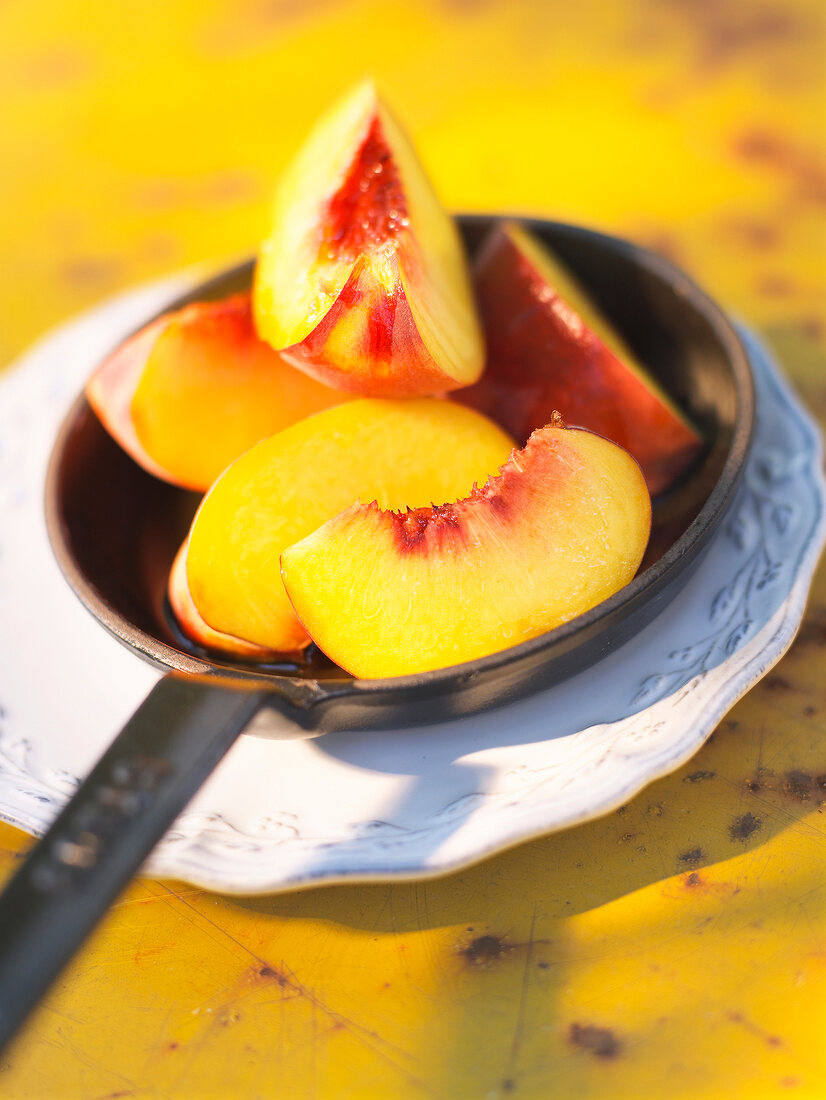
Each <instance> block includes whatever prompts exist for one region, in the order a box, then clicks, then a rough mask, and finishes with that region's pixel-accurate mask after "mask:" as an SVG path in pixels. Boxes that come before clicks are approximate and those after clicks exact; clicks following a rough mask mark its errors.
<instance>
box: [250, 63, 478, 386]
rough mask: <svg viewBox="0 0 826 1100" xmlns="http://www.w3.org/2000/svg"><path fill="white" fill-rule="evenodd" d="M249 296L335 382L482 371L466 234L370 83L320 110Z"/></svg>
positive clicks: (285, 348) (277, 204)
mask: <svg viewBox="0 0 826 1100" xmlns="http://www.w3.org/2000/svg"><path fill="white" fill-rule="evenodd" d="M254 301H255V320H256V325H257V327H258V332H259V333H260V334H261V336H262V337H263V338H264V339H265V340H268V341H269V342H270V343H271V344H272V346H273V347H274V348H277V349H278V350H279V351H281V352H282V353H283V355H284V356H285V357H286V358H287V359H289V361H290V362H292V363H294V364H295V365H296V366H297V367H299V368H300V369H301V370H303V371H306V372H307V373H308V374H311V375H313V376H315V377H316V378H319V379H321V380H322V381H323V382H326V383H327V384H328V385H331V386H337V387H341V388H342V389H347V390H352V391H354V392H357V393H360V394H365V395H368V396H373V397H415V396H424V395H428V394H440V393H445V392H448V391H450V390H453V389H456V388H457V387H460V386H467V385H470V384H471V383H472V382H474V381H476V379H477V378H478V377H479V375H480V374H481V372H482V367H483V361H484V354H483V346H482V336H481V328H480V324H479V321H478V318H477V314H476V309H475V305H474V302H473V294H472V290H471V286H470V279H469V275H468V272H467V270H466V263H465V258H464V253H463V250H462V246H461V243H460V240H459V236H458V232H457V230H456V227H455V225H454V223H453V221H452V219H451V218H450V217H449V216H448V215H447V213H446V212H445V211H444V210H443V209H442V206H441V204H440V202H439V200H438V198H437V196H436V194H435V192H434V190H433V188H432V186H431V184H430V182H429V180H428V179H427V177H426V176H425V173H424V170H423V169H422V167H421V165H420V163H419V161H418V158H417V156H416V153H415V151H414V149H413V147H412V145H411V144H410V141H409V139H408V138H407V136H406V135H405V133H404V132H403V131H402V130H401V128H400V127H399V125H398V123H397V122H396V121H395V119H394V118H393V116H392V115H391V114H390V112H389V111H388V109H387V107H386V106H385V104H384V103H383V102H382V101H381V99H380V98H379V96H378V94H377V92H376V89H375V88H374V86H373V85H372V84H371V83H365V84H362V85H360V86H359V87H358V88H356V89H355V91H354V92H353V93H351V94H350V95H349V96H348V97H347V98H346V99H344V100H343V101H342V102H341V103H340V104H338V105H337V106H336V107H335V108H334V109H333V110H332V111H331V112H330V113H329V114H328V115H326V116H325V117H324V118H323V119H321V121H320V122H319V123H318V124H317V125H316V127H315V129H314V130H313V131H312V133H311V134H310V137H309V138H308V140H307V142H306V143H305V145H304V146H303V147H302V149H301V150H300V152H299V153H298V155H297V156H296V158H295V159H294V161H293V162H292V163H291V165H290V166H289V167H288V168H287V170H286V172H285V174H284V176H283V177H282V179H281V182H280V185H279V187H278V189H277V192H276V196H275V201H274V203H273V215H272V229H271V233H270V236H269V237H268V239H267V240H266V241H265V242H264V244H263V245H262V248H261V252H260V256H259V260H258V265H257V268H256V275H255V291H254Z"/></svg>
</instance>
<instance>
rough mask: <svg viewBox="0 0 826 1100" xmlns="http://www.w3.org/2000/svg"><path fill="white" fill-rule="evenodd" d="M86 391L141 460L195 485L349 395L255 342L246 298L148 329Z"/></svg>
mask: <svg viewBox="0 0 826 1100" xmlns="http://www.w3.org/2000/svg"><path fill="white" fill-rule="evenodd" d="M86 395H87V397H88V400H89V403H90V404H91V406H92V408H93V409H94V410H95V412H96V413H97V415H98V418H99V419H100V420H101V422H102V423H103V425H104V427H105V428H106V429H107V431H108V432H109V433H110V435H112V436H113V437H114V439H115V440H116V441H117V442H118V443H119V444H120V445H121V447H123V449H124V450H125V451H126V452H127V453H128V454H129V455H131V457H132V458H134V459H135V461H136V462H137V463H138V464H139V465H140V466H142V467H143V468H144V469H145V470H148V472H149V473H151V474H154V475H155V476H156V477H159V478H162V479H163V480H164V481H169V482H172V484H174V485H181V486H183V487H184V488H188V489H195V490H199V491H203V490H205V489H207V488H208V487H209V486H210V485H211V484H212V482H213V481H214V480H215V478H216V477H217V476H218V475H219V474H220V473H221V471H222V470H224V469H225V468H226V466H228V465H229V463H230V462H232V461H233V460H234V459H236V458H237V457H238V455H240V454H241V453H242V452H244V451H246V450H247V449H248V448H249V447H251V446H252V445H253V444H254V443H257V442H258V441H259V440H260V439H264V438H266V437H267V436H270V435H272V434H273V433H274V432H277V431H280V430H281V429H282V428H285V427H287V426H288V425H289V424H292V423H294V422H295V421H297V420H301V419H302V418H303V417H305V416H309V415H310V414H311V413H314V412H318V411H319V410H320V409H325V408H328V407H330V406H332V405H338V404H341V402H343V401H346V400H349V395H348V394H346V393H343V392H341V391H338V390H333V389H330V388H329V387H328V386H324V385H322V384H321V383H320V382H317V381H315V379H312V378H308V377H307V376H306V375H304V374H302V373H301V372H300V371H297V370H295V368H294V367H292V366H290V364H289V363H287V362H286V361H285V360H284V359H283V358H282V357H281V356H279V355H278V353H277V352H275V351H273V349H272V348H271V347H270V346H269V345H268V344H265V343H264V342H263V341H262V340H260V339H259V338H258V336H257V334H256V332H255V328H254V326H253V322H252V307H251V302H250V295H249V294H237V295H233V296H232V297H230V298H226V299H223V300H221V301H217V302H197V303H194V304H192V305H188V306H185V307H184V308H183V309H181V310H177V311H175V312H173V313H168V314H166V315H165V316H164V317H161V318H160V319H159V320H157V321H154V322H152V323H151V324H150V325H147V327H146V328H144V329H142V330H141V331H140V332H138V333H137V334H136V335H135V336H133V337H131V339H129V340H127V341H126V342H125V343H124V344H122V345H121V347H120V348H118V349H117V351H115V352H114V353H113V354H112V355H111V356H109V358H108V359H107V360H106V361H105V362H104V363H103V364H102V365H101V366H100V367H99V368H98V370H97V371H96V372H95V374H93V375H92V377H91V379H90V380H89V382H88V384H87V387H86Z"/></svg>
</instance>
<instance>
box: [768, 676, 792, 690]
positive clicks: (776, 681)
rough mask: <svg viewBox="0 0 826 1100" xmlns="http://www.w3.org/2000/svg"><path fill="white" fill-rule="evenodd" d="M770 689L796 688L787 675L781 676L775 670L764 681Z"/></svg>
mask: <svg viewBox="0 0 826 1100" xmlns="http://www.w3.org/2000/svg"><path fill="white" fill-rule="evenodd" d="M763 683H764V684H765V686H766V687H767V688H768V689H769V691H794V688H793V687H792V685H791V684H790V683H789V681H788V680H787V679H786V677H785V676H780V675H779V674H778V673H776V672H773V673H771V674H770V675H769V676H767V677H766V678H765V680H764V681H763Z"/></svg>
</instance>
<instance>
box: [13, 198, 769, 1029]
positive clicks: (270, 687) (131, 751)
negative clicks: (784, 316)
mask: <svg viewBox="0 0 826 1100" xmlns="http://www.w3.org/2000/svg"><path fill="white" fill-rule="evenodd" d="M493 221H494V219H492V218H489V217H465V218H462V219H460V224H461V228H462V232H463V234H464V237H465V240H466V243H467V246H468V249H469V251H470V252H471V253H473V251H474V250H475V249H476V248H477V247H478V245H479V243H480V242H481V240H482V238H483V237H484V236H485V234H486V233H487V231H488V230H489V229H490V227H491V225H492V224H493ZM529 225H530V226H531V227H532V228H533V229H534V230H535V231H536V232H537V233H538V234H539V235H540V236H541V237H543V238H544V239H545V240H546V241H548V243H550V244H551V245H552V246H553V247H554V248H555V249H556V251H557V252H558V253H559V255H560V256H561V257H562V258H563V260H565V261H566V262H567V263H568V264H569V265H570V266H571V267H572V268H573V269H574V271H575V272H576V273H577V274H578V275H579V277H580V279H581V280H582V282H584V283H585V284H586V285H587V286H588V288H589V289H590V291H591V293H592V294H593V295H594V297H595V298H596V300H597V301H598V302H599V304H600V305H601V306H602V308H603V310H604V311H605V312H606V313H607V314H608V316H609V317H610V318H611V319H612V320H613V321H614V323H615V324H616V325H617V327H618V328H619V329H620V331H621V332H622V333H623V335H624V336H625V338H626V340H627V341H628V343H629V344H630V345H631V347H632V349H633V350H634V351H635V352H636V353H637V354H638V356H639V358H640V359H641V361H642V362H643V363H644V364H646V365H647V367H648V368H649V369H650V370H651V371H652V373H653V374H654V375H655V376H656V377H657V378H658V379H659V380H660V382H661V383H662V385H663V387H664V388H665V389H666V390H667V391H668V392H669V393H671V394H672V395H673V397H674V398H675V399H676V400H677V402H678V403H679V404H680V405H681V406H682V407H683V408H684V409H685V410H686V411H687V412H688V413H689V415H690V417H691V418H692V420H693V421H694V422H695V424H696V425H697V426H698V427H699V428H700V429H701V431H702V432H703V434H704V437H705V439H706V441H707V447H706V451H705V453H704V456H703V458H702V459H701V461H700V462H699V464H698V466H697V467H696V468H695V469H694V470H693V471H692V472H691V473H690V474H689V475H688V476H687V477H686V478H684V479H683V481H682V483H681V484H679V485H678V486H676V487H675V488H674V489H672V490H671V491H670V493H669V494H668V495H666V496H664V497H663V498H661V499H659V500H657V501H656V502H655V507H654V525H653V532H652V539H651V544H650V547H649V551H648V554H647V556H646V561H645V562H644V563H643V569H642V570H641V572H640V574H639V575H638V576H637V577H636V579H635V580H634V581H633V582H632V583H631V584H630V585H628V586H627V587H626V588H624V589H623V590H622V591H620V592H618V593H617V594H616V595H614V596H612V597H611V599H609V600H607V601H605V602H604V603H602V604H600V605H599V606H598V607H595V608H593V609H592V610H591V611H589V612H587V613H586V614H585V615H581V616H579V617H578V618H577V619H575V620H573V621H572V622H569V623H567V624H565V625H564V626H561V627H559V628H558V629H556V630H553V631H551V632H550V633H548V634H545V635H543V636H542V637H538V638H534V639H532V640H530V641H527V642H524V643H522V644H520V645H518V646H515V647H513V648H512V649H508V650H505V651H503V652H501V653H496V654H493V655H492V656H489V657H485V658H482V659H480V660H477V661H473V662H469V663H467V664H463V665H457V666H455V667H453V668H448V669H442V670H439V671H436V672H429V673H422V674H418V675H415V676H405V677H399V678H396V679H392V680H377V681H365V680H354V679H352V678H351V677H349V676H347V675H346V674H345V673H343V672H342V671H341V670H340V669H338V668H336V667H335V666H333V665H332V664H330V663H329V662H327V661H326V660H325V659H324V658H323V657H322V656H321V655H320V654H318V653H315V654H313V653H311V654H310V655H309V656H308V657H307V658H305V659H303V660H300V661H298V662H296V663H289V662H284V663H283V664H280V665H248V664H243V663H231V662H229V661H228V660H227V659H226V658H221V657H217V656H210V655H209V654H207V653H205V652H204V651H201V650H197V649H194V648H192V647H191V646H189V645H188V644H187V643H186V641H185V640H184V639H183V638H182V637H181V636H180V635H179V634H178V633H177V632H176V630H175V628H174V625H173V623H172V622H171V619H170V617H169V614H168V609H167V607H166V603H165V596H164V592H165V586H166V578H167V575H168V572H169V568H170V565H171V563H172V559H173V556H174V554H175V551H176V550H177V548H178V546H179V544H180V542H181V541H182V539H183V537H184V535H185V533H186V531H187V529H188V526H189V522H190V519H191V517H192V515H193V513H194V510H195V507H196V505H197V502H198V498H197V496H196V495H195V494H192V493H188V492H184V491H182V490H179V489H175V488H172V487H170V486H169V485H166V484H164V483H163V482H160V481H157V480H156V479H154V478H153V477H151V476H150V475H148V474H146V473H144V472H143V471H142V470H141V469H140V468H139V467H138V466H137V465H135V464H134V463H133V462H132V460H131V459H130V458H128V457H127V456H126V455H125V454H124V453H123V452H122V451H121V450H120V449H119V447H118V446H117V445H116V444H115V443H114V442H113V441H112V440H111V439H110V437H109V436H108V435H107V433H106V432H105V431H104V430H103V428H102V427H101V426H100V424H99V423H98V421H97V419H96V417H95V416H94V414H93V413H92V411H91V409H90V408H89V406H88V404H87V403H86V401H85V399H84V398H80V399H79V400H78V401H77V402H76V403H75V405H74V406H73V408H72V409H71V411H70V413H69V415H68V417H67V419H66V421H65V423H64V425H63V428H62V430H61V432H60V435H59V437H58V439H57V442H56V444H55V448H54V452H53V456H52V462H51V466H50V469H49V474H48V478H47V485H46V515H47V522H48V527H49V533H50V537H51V540H52V544H53V547H54V551H55V554H56V556H57V559H58V561H59V563H60V566H61V569H62V570H63V572H64V574H65V576H66V579H67V580H68V582H69V584H70V585H71V586H72V588H73V589H74V591H75V592H76V594H77V595H78V597H79V598H80V600H81V601H82V602H83V603H84V604H85V605H86V607H87V608H88V609H89V610H90V611H91V612H92V614H93V615H94V616H95V617H96V618H97V619H98V620H99V621H100V622H101V623H102V625H103V626H105V627H106V629H107V630H109V631H110V632H111V633H112V634H114V635H115V636H116V637H117V638H118V639H120V640H121V641H122V642H124V643H125V644H126V645H128V646H129V647H130V648H132V649H133V650H134V651H135V652H136V653H138V654H139V655H140V656H142V657H144V658H146V659H148V660H150V661H152V662H153V663H155V664H156V665H159V666H160V667H162V668H164V669H165V670H166V671H167V675H166V676H165V677H164V678H163V679H162V680H160V682H159V683H158V685H157V686H156V687H155V688H154V690H153V691H152V692H151V694H150V695H149V697H148V698H147V700H146V701H145V702H144V703H143V704H142V705H141V707H140V708H139V709H138V711H137V713H136V714H135V715H134V717H133V718H132V719H131V720H130V721H129V722H128V723H127V725H126V727H125V728H124V730H123V731H122V732H121V733H120V735H119V736H118V738H117V739H116V740H115V742H114V743H113V744H112V746H111V747H110V748H109V749H108V750H107V752H106V753H105V754H104V756H103V757H102V759H101V760H100V762H99V763H98V764H97V765H96V767H95V768H94V770H93V771H92V773H91V775H90V776H89V778H88V779H87V780H86V781H85V782H84V783H83V784H82V785H81V786H80V788H79V789H78V791H77V793H76V794H75V795H74V797H73V798H72V800H71V801H70V803H69V804H68V805H67V806H66V808H65V809H64V810H63V812H62V813H61V814H60V816H59V817H58V819H57V820H56V822H55V823H54V825H53V826H52V827H51V829H50V830H49V832H48V833H47V834H46V836H45V837H44V838H43V839H42V840H41V841H40V842H39V844H37V845H36V846H35V848H34V849H33V851H32V853H31V855H30V856H29V857H28V859H27V860H26V862H25V863H24V864H23V865H22V866H21V868H20V869H19V871H18V872H17V874H16V875H15V877H14V878H13V880H12V882H11V884H10V885H9V886H8V887H7V889H6V891H5V893H4V894H3V896H2V898H0V1043H3V1042H5V1041H6V1040H7V1039H8V1038H9V1037H10V1036H11V1035H12V1034H13V1032H14V1030H15V1029H16V1027H17V1026H18V1025H19V1024H20V1022H21V1021H22V1020H23V1019H24V1018H25V1016H26V1015H27V1014H28V1012H29V1010H30V1009H31V1008H32V1007H33V1005H34V1004H35V1003H36V1001H37V999H38V998H39V997H40V995H41V994H42V993H43V992H44V991H45V990H46V988H47V987H48V985H49V984H50V983H51V981H52V980H53V978H54V977H55V976H56V975H57V974H58V973H59V971H60V969H61V968H62V966H63V965H64V964H65V962H66V961H68V959H69V958H70V957H71V955H72V953H73V952H74V951H75V949H76V948H77V947H78V946H79V944H80V943H81V942H82V940H83V939H84V938H85V936H86V935H87V934H88V932H89V931H91V929H92V928H93V927H94V925H95V924H96V922H97V921H98V920H99V918H100V917H101V916H102V915H103V914H104V913H105V911H106V910H107V908H108V907H109V905H110V904H111V902H112V901H113V900H114V898H115V897H116V895H117V894H118V892H119V891H120V890H121V889H122V888H123V887H124V886H125V885H126V883H127V882H128V881H129V879H130V878H131V877H132V875H133V874H134V873H135V872H136V871H137V870H138V868H139V867H140V865H141V863H142V862H143V860H144V859H145V857H146V856H147V855H148V854H149V852H150V851H151V850H152V848H153V847H154V845H155V843H156V842H157V841H158V840H159V839H160V837H161V836H162V835H163V833H164V832H165V830H166V829H167V828H168V826H169V825H170V824H171V823H172V821H173V820H174V818H175V817H176V816H177V814H178V813H179V812H180V811H181V810H182V809H183V808H184V806H185V805H186V804H187V803H188V802H189V800H190V799H191V798H192V796H193V795H194V794H195V792H196V791H197V790H198V788H199V787H200V786H201V784H202V783H203V782H204V780H205V779H206V778H207V776H208V775H209V774H210V772H211V771H212V770H213V768H214V767H215V766H216V764H217V763H218V761H219V760H220V759H221V757H222V756H223V755H224V754H225V753H226V751H227V750H228V749H229V747H230V746H231V745H232V743H233V742H234V741H235V739H236V738H237V736H238V734H239V733H240V732H241V731H242V730H243V728H244V727H245V725H246V724H247V723H248V722H249V720H250V719H251V718H252V717H253V715H255V714H256V712H258V711H259V710H261V709H262V708H265V707H268V708H271V709H272V710H273V711H274V712H276V715H275V718H276V719H277V720H276V721H273V722H272V723H270V724H271V725H273V726H275V727H277V728H278V729H279V730H280V731H281V733H280V734H278V735H283V736H296V735H298V736H315V735H318V734H322V733H328V732H331V731H333V730H340V729H353V728H357V729H365V728H375V729H380V728H382V727H385V728H388V727H390V728H392V727H393V726H398V725H405V726H409V725H412V724H416V723H422V724H423V723H430V722H437V721H440V720H443V719H447V718H455V717H457V716H460V715H468V714H473V713H475V712H477V711H480V710H483V709H486V708H489V707H494V706H500V705H502V704H504V703H506V702H508V701H510V700H512V699H514V698H517V697H518V696H520V695H523V694H525V693H527V692H531V691H536V690H539V689H540V688H544V687H547V686H548V685H550V684H552V683H554V682H556V681H558V680H561V679H563V678H564V677H566V676H568V675H570V674H571V673H573V672H575V671H579V670H581V669H582V668H584V667H587V666H588V665H590V664H592V663H593V662H595V661H597V660H598V659H599V658H600V657H602V656H603V655H605V654H606V653H607V652H609V651H610V650H613V649H615V648H617V647H618V646H621V645H622V644H623V643H624V642H626V641H628V640H629V639H630V638H632V637H633V636H634V635H635V634H636V633H637V632H638V631H639V630H640V629H641V628H642V627H643V626H644V625H645V624H646V623H648V622H650V621H651V619H653V618H654V616H655V615H656V614H657V613H658V612H659V611H660V610H661V609H662V607H663V606H664V605H665V604H666V603H667V602H668V601H669V600H670V599H671V598H672V597H673V596H674V595H676V593H677V592H678V591H679V590H680V588H681V587H682V585H683V584H684V583H685V581H686V580H687V578H688V576H689V574H690V571H691V570H692V569H693V568H694V567H695V566H696V565H697V563H698V561H699V559H700V557H701V555H702V552H703V550H704V549H705V547H706V546H707V544H708V542H709V539H710V537H711V535H712V533H713V532H714V530H715V528H716V527H717V526H718V524H719V523H720V521H721V519H722V518H723V516H724V514H725V512H726V510H727V509H728V507H729V505H730V504H731V501H732V498H733V495H734V491H735V489H736V487H737V483H738V481H739V478H740V475H741V473H742V470H743V466H744V462H745V458H746V454H747V451H748V447H749V442H750V438H751V432H752V423H753V415H754V403H753V402H754V398H753V388H752V379H751V373H750V369H749V364H748V359H747V356H746V353H745V351H744V349H743V346H742V344H741V342H740V340H739V338H738V336H737V333H736V332H735V330H734V329H733V327H732V325H731V324H730V322H729V321H728V320H727V319H726V317H725V316H724V315H723V314H722V313H721V312H720V310H719V309H718V308H717V306H715V305H714V303H713V302H711V301H710V300H709V299H708V298H707V297H706V296H705V295H704V294H703V293H702V292H701V291H700V290H698V288H697V287H696V286H694V284H693V283H691V282H690V280H689V279H687V278H686V277H685V276H684V275H683V274H682V273H681V272H680V271H678V270H677V269H676V268H675V267H673V266H672V265H671V264H670V263H668V262H667V261H666V260H664V259H662V258H661V257H658V256H655V255H652V254H651V253H649V252H647V251H645V250H643V249H641V248H638V247H636V246H634V245H631V244H628V243H626V242H624V241H620V240H617V239H615V238H612V237H607V236H604V235H603V234H600V233H595V232H592V231H589V230H586V229H580V228H576V227H573V226H569V225H562V224H558V223H554V222H530V223H529ZM251 273H252V265H251V264H246V265H244V266H242V267H239V268H237V269H235V270H233V271H230V272H227V273H225V274H223V275H221V276H219V277H218V278H216V279H213V280H212V281H210V282H209V283H207V284H205V285H203V286H200V287H198V288H197V289H196V290H194V291H193V292H192V293H191V294H189V295H187V297H186V298H184V299H181V300H180V301H179V302H176V303H172V305H171V306H170V308H176V307H178V306H180V305H183V304H184V303H185V302H188V301H194V300H198V299H201V300H203V299H205V298H220V297H223V296H225V295H227V294H230V293H232V292H234V291H237V290H240V289H243V288H246V287H248V286H249V283H250V277H251ZM90 690H94V688H93V685H90Z"/></svg>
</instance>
